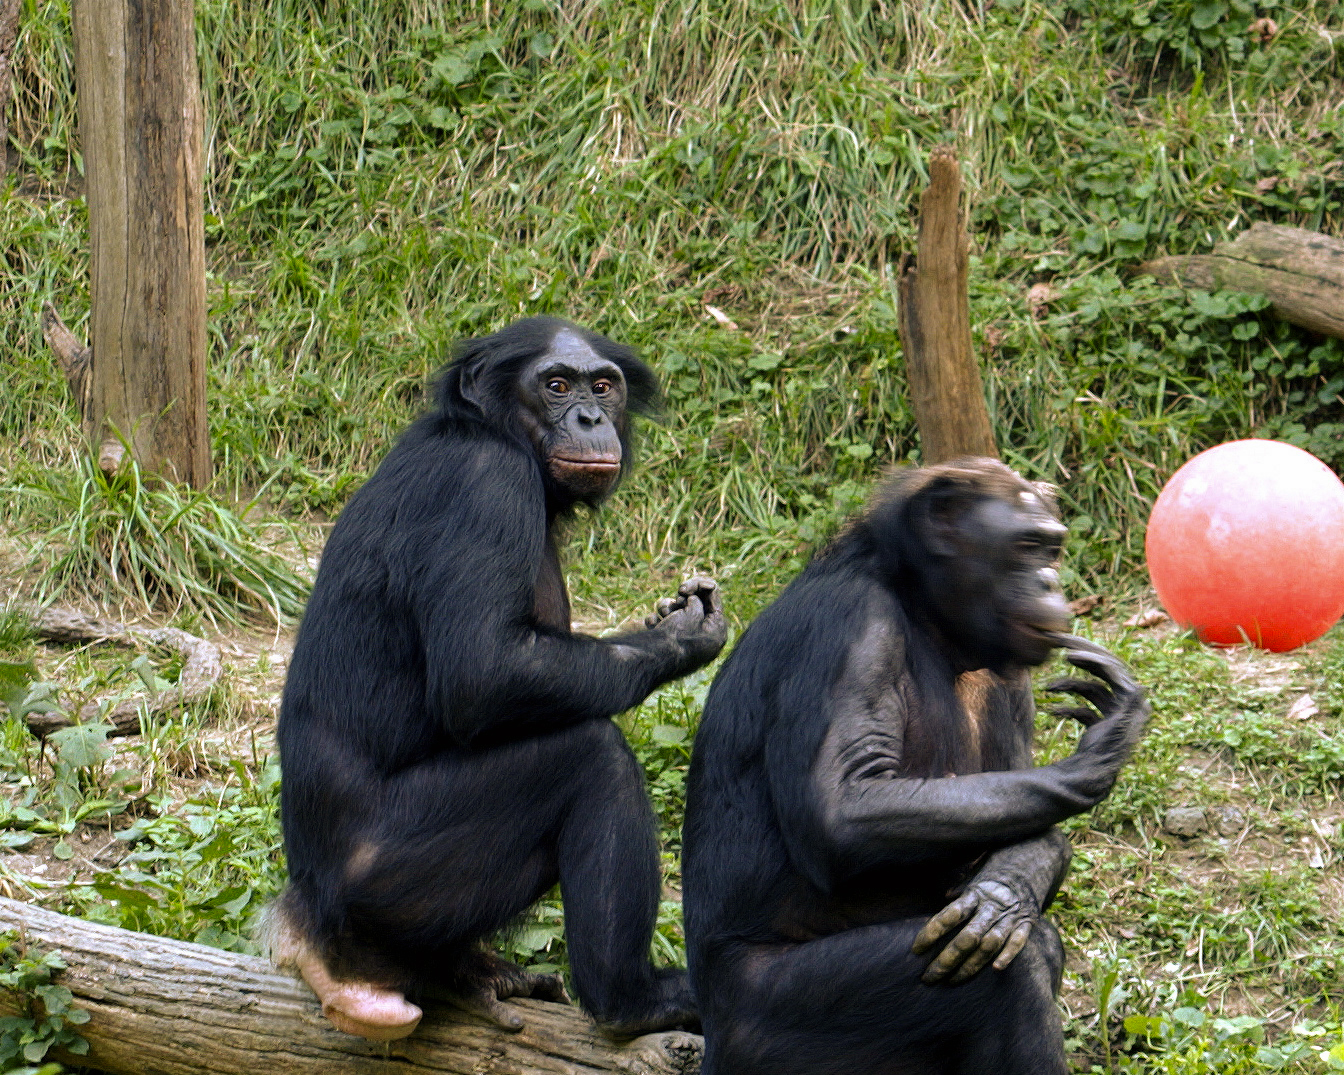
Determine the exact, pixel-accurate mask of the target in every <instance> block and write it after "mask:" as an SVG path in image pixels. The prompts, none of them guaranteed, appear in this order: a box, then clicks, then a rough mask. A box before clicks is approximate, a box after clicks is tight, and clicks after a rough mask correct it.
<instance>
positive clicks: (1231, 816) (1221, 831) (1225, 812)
mask: <svg viewBox="0 0 1344 1075" xmlns="http://www.w3.org/2000/svg"><path fill="white" fill-rule="evenodd" d="M1213 827H1214V829H1215V830H1216V831H1217V833H1218V835H1219V836H1236V835H1237V834H1238V833H1240V832H1241V830H1242V829H1244V828H1245V827H1246V811H1244V810H1242V809H1241V808H1240V807H1237V806H1219V807H1216V808H1215V809H1214V811H1213Z"/></svg>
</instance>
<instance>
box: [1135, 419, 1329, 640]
mask: <svg viewBox="0 0 1344 1075" xmlns="http://www.w3.org/2000/svg"><path fill="white" fill-rule="evenodd" d="M1146 547H1147V554H1148V572H1149V574H1150V575H1151V576H1152V580H1153V587H1154V589H1156V590H1157V596H1158V597H1159V598H1160V599H1161V601H1162V604H1163V606H1164V607H1165V608H1166V610H1167V612H1168V613H1169V614H1170V615H1171V618H1172V619H1173V620H1175V621H1176V622H1177V623H1179V624H1180V625H1181V626H1182V627H1192V628H1194V630H1195V633H1196V634H1197V635H1198V636H1199V638H1200V639H1201V641H1204V642H1209V643H1213V644H1214V645H1235V644H1237V643H1240V642H1247V641H1249V642H1251V643H1253V644H1254V645H1257V646H1261V647H1263V648H1264V649H1268V650H1274V651H1275V652H1282V651H1283V650H1289V649H1293V648H1295V647H1297V646H1300V645H1302V644H1303V643H1305V642H1310V641H1311V640H1312V639H1313V638H1319V637H1320V636H1321V635H1323V634H1324V633H1325V632H1326V631H1328V630H1329V629H1330V627H1331V626H1332V625H1333V624H1334V623H1335V621H1336V620H1338V619H1339V617H1340V616H1341V615H1342V614H1344V483H1341V482H1340V480H1339V479H1338V478H1337V477H1335V474H1334V472H1333V471H1332V470H1331V469H1330V468H1329V467H1327V466H1326V465H1325V464H1324V463H1322V462H1321V461H1320V460H1319V459H1317V458H1316V457H1315V456H1314V455H1311V454H1310V453H1308V452H1304V451H1302V449H1301V448H1294V447H1293V446H1292V445H1291V444H1282V443H1280V442H1279V441H1272V440H1238V441H1232V442H1231V443H1229V444H1220V445H1219V446H1218V447H1217V448H1210V449H1209V450H1208V451H1206V452H1201V453H1200V454H1199V455H1197V456H1195V457H1194V458H1193V459H1191V460H1190V461H1189V462H1188V463H1186V464H1185V466H1183V467H1181V469H1180V470H1178V471H1177V472H1176V473H1175V474H1174V475H1172V478H1171V481H1169V482H1167V484H1166V486H1165V487H1164V488H1163V490H1162V493H1161V495H1159V496H1158V498H1157V503H1156V504H1154V505H1153V513H1152V515H1151V516H1150V517H1149V519H1148V537H1147V541H1146Z"/></svg>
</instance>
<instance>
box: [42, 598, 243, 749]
mask: <svg viewBox="0 0 1344 1075" xmlns="http://www.w3.org/2000/svg"><path fill="white" fill-rule="evenodd" d="M27 611H28V612H29V613H30V614H31V616H32V621H33V631H34V633H36V634H37V636H38V637H39V638H44V639H46V640H47V641H49V642H64V643H78V642H112V643H115V644H117V645H122V646H137V645H140V646H164V647H166V648H168V649H171V650H176V651H177V652H178V653H180V654H181V655H182V656H183V657H185V658H186V663H185V664H183V665H182V671H181V673H180V674H179V675H178V677H177V684H176V686H174V687H172V688H170V689H168V690H165V691H160V692H159V693H158V694H156V695H153V696H151V695H149V694H141V695H137V696H135V697H133V698H126V699H123V700H122V701H120V702H118V703H117V704H116V705H113V706H111V707H110V708H109V709H108V710H107V712H106V713H104V712H103V711H102V710H103V707H102V704H101V703H99V702H97V701H92V702H86V703H85V704H84V705H83V706H82V707H81V708H80V710H79V722H80V723H81V724H88V723H91V722H92V721H96V720H103V721H106V722H107V723H108V724H110V725H111V726H112V731H111V732H110V733H109V734H111V735H139V734H140V713H141V712H142V711H143V712H144V713H145V714H146V716H147V717H150V718H153V717H154V716H156V715H158V714H160V713H166V712H168V711H170V710H173V709H177V708H179V707H180V706H184V705H190V704H192V703H193V702H199V701H202V700H203V699H204V698H205V697H206V696H207V695H209V693H210V692H211V691H212V690H214V689H215V684H216V683H218V682H219V677H220V676H221V675H222V674H223V671H224V669H223V665H222V663H221V661H220V654H219V647H218V646H216V645H215V644H214V643H213V642H210V641H208V640H206V639H204V638H198V637H197V636H196V635H193V634H188V633H187V632H186V631H179V630H178V629H177V628H176V627H152V628H146V627H130V626H128V625H126V624H124V623H118V622H117V621H116V620H104V619H99V618H97V617H95V616H89V615H87V614H86V613H83V612H78V611H76V610H74V609H68V608H33V609H29V610H27ZM24 723H26V724H27V725H28V730H29V731H31V732H32V733H33V734H34V735H36V736H37V737H38V738H39V739H45V738H46V737H47V736H48V735H50V734H51V733H52V732H54V731H57V730H58V729H61V728H68V727H70V725H72V724H73V723H74V721H72V720H71V719H70V718H69V717H67V716H65V715H64V714H62V713H29V714H28V715H27V716H26V717H25V718H24Z"/></svg>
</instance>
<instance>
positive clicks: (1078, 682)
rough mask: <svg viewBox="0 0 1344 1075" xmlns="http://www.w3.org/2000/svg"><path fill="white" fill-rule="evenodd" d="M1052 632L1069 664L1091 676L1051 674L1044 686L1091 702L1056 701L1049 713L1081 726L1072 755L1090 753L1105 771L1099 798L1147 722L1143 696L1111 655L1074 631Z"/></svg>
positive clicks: (1147, 708)
mask: <svg viewBox="0 0 1344 1075" xmlns="http://www.w3.org/2000/svg"><path fill="white" fill-rule="evenodd" d="M1055 637H1056V639H1057V640H1058V644H1059V645H1060V646H1062V647H1063V648H1064V650H1065V654H1064V657H1065V659H1066V660H1067V661H1068V662H1069V663H1070V664H1071V665H1073V666H1074V667H1076V668H1081V669H1082V670H1083V671H1085V672H1091V673H1092V674H1093V675H1094V676H1096V677H1097V679H1096V680H1092V679H1077V678H1066V679H1057V680H1054V681H1053V682H1051V683H1047V684H1046V685H1045V690H1047V691H1051V692H1053V693H1066V694H1076V695H1078V697H1080V698H1082V699H1083V700H1084V701H1087V702H1090V703H1091V704H1092V705H1093V706H1095V707H1096V708H1095V709H1090V708H1088V707H1086V706H1058V707H1055V708H1054V709H1053V710H1052V712H1054V713H1057V714H1058V715H1060V716H1066V717H1072V718H1073V719H1074V720H1076V721H1078V723H1080V724H1082V725H1083V726H1084V727H1085V728H1086V729H1087V731H1085V732H1084V733H1083V736H1082V738H1081V739H1080V740H1079V741H1078V749H1077V751H1075V752H1074V757H1075V758H1082V757H1090V758H1092V759H1093V760H1094V761H1095V762H1096V763H1098V764H1099V765H1100V766H1101V767H1102V768H1103V769H1104V770H1106V772H1107V773H1108V774H1109V781H1108V782H1107V783H1106V787H1105V789H1104V790H1102V791H1101V793H1100V795H1099V796H1098V801H1100V798H1101V797H1103V796H1104V795H1105V794H1106V792H1107V791H1109V790H1110V785H1111V784H1112V783H1114V781H1115V777H1116V775H1117V774H1118V773H1119V771H1120V767H1121V766H1122V765H1124V764H1125V762H1126V761H1127V760H1128V759H1129V755H1130V752H1131V751H1132V750H1133V749H1134V746H1135V744H1137V743H1138V741H1139V739H1140V737H1141V736H1142V735H1143V729H1144V726H1145V725H1146V724H1147V722H1148V713H1149V706H1148V701H1147V699H1146V698H1145V697H1144V695H1143V688H1142V687H1140V686H1139V685H1138V683H1136V682H1135V680H1134V677H1133V676H1132V675H1130V672H1129V669H1128V668H1126V667H1125V665H1124V662H1123V661H1121V660H1120V659H1119V658H1118V657H1116V656H1115V655H1114V654H1112V653H1111V652H1109V651H1108V650H1106V649H1103V648H1102V647H1101V646H1098V645H1097V644H1096V643H1095V642H1089V641H1088V640H1087V639H1085V638H1078V637H1077V636H1076V635H1056V636H1055ZM1097 680H1100V681H1101V682H1097Z"/></svg>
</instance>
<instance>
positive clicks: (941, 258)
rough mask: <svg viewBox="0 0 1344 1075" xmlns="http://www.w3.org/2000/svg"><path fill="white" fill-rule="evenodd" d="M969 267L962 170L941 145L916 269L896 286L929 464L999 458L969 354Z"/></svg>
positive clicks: (933, 157)
mask: <svg viewBox="0 0 1344 1075" xmlns="http://www.w3.org/2000/svg"><path fill="white" fill-rule="evenodd" d="M969 269H970V252H969V240H968V238H967V236H966V215H965V211H964V210H963V208H962V205H961V169H960V168H958V167H957V158H956V154H955V153H953V152H952V150H951V149H950V148H948V147H946V146H940V147H938V148H937V149H935V150H934V151H933V152H932V153H931V154H930V155H929V189H928V190H926V191H925V192H924V200H923V202H922V203H921V204H920V212H919V248H918V251H917V252H916V255H915V264H914V265H913V266H912V267H911V268H909V269H907V270H906V271H905V272H904V273H902V274H901V278H900V280H899V281H898V282H897V289H898V292H899V294H898V300H899V301H898V303H897V309H898V316H899V320H900V330H901V346H902V347H903V349H904V350H905V366H906V372H907V376H908V377H909V380H910V395H911V398H912V402H913V404H914V410H915V422H916V423H917V424H918V426H919V439H920V444H921V448H922V456H923V461H924V462H925V463H939V462H942V461H944V460H947V459H955V458H956V457H957V456H960V455H989V456H997V455H998V454H999V450H998V446H997V445H996V444H995V443H994V431H993V429H992V427H991V426H990V424H989V410H988V408H986V406H985V393H984V388H983V387H982V385H981V383H980V367H979V366H978V365H977V364H976V361H975V353H974V351H972V349H971V311H970V298H969V295H968V293H967V279H968V276H969Z"/></svg>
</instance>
